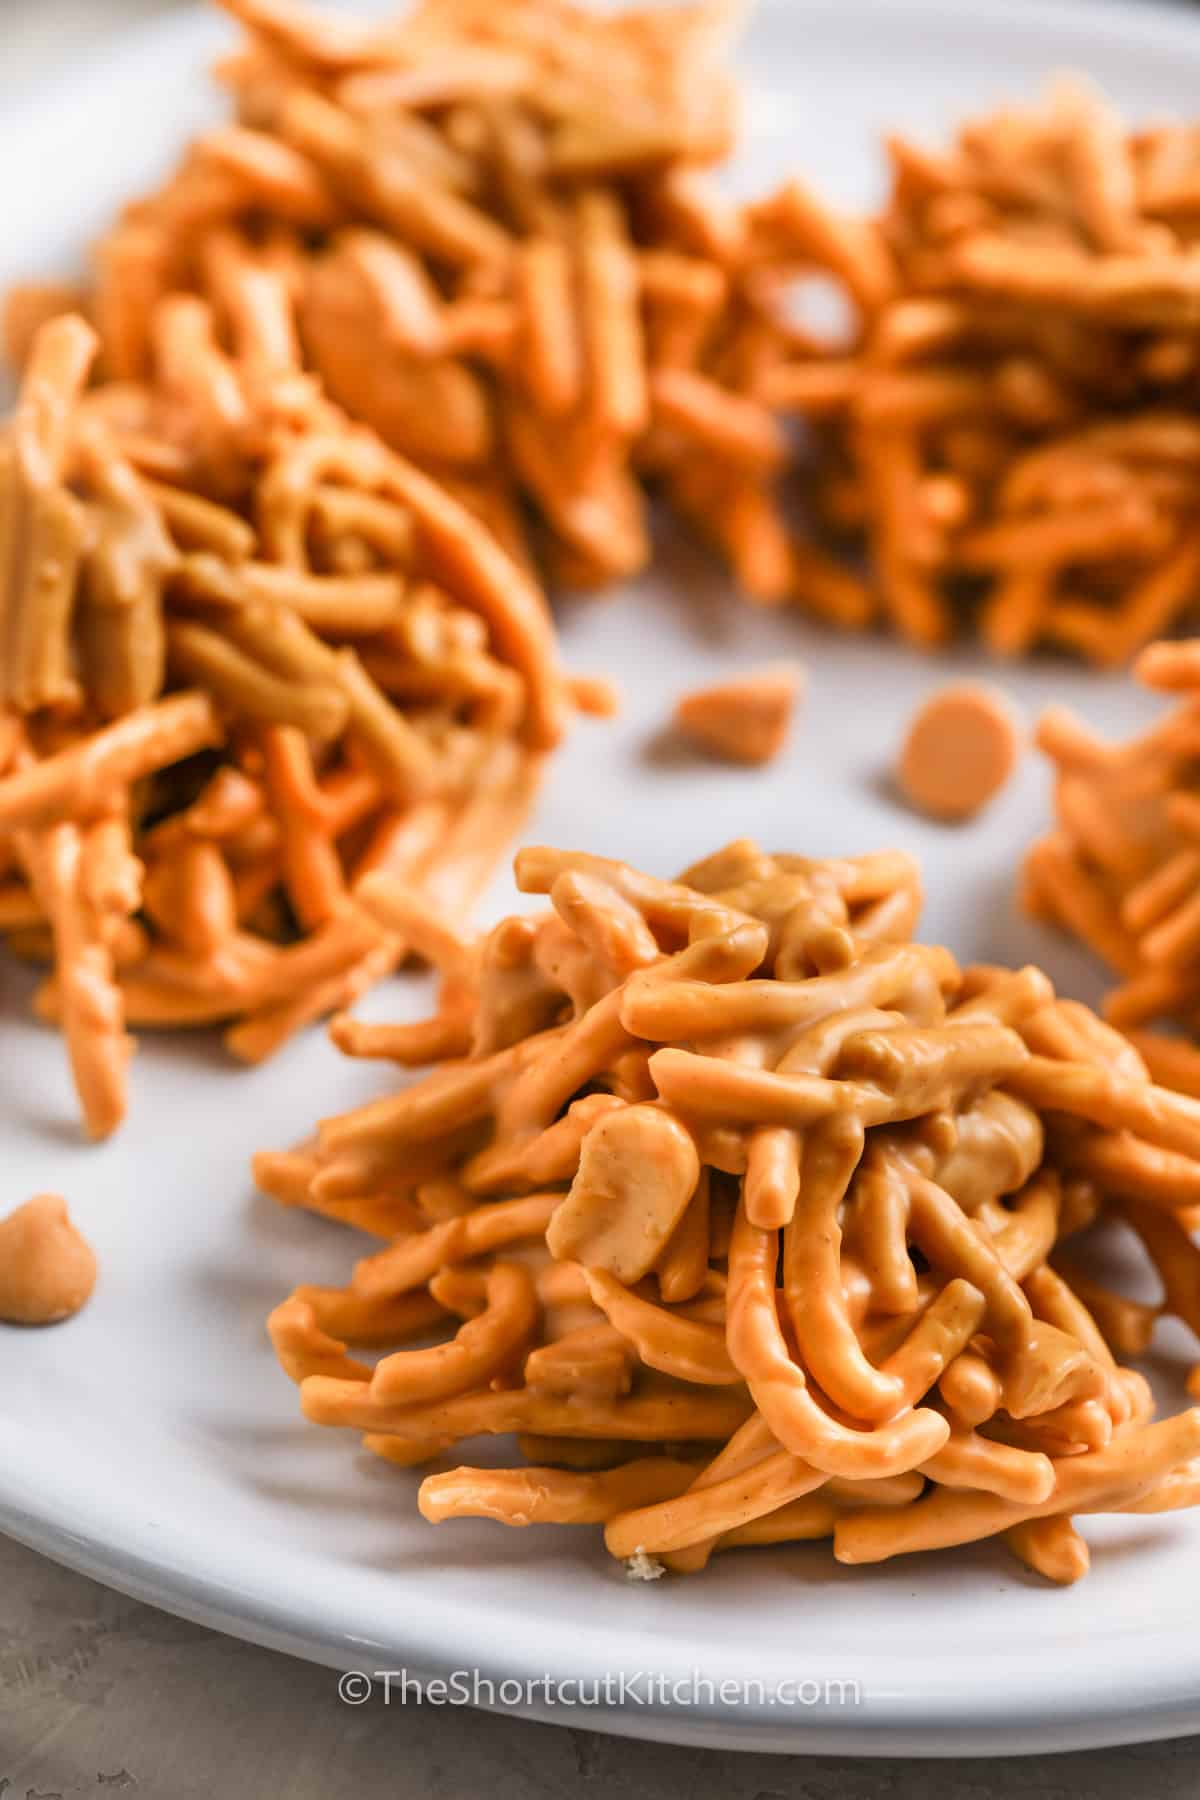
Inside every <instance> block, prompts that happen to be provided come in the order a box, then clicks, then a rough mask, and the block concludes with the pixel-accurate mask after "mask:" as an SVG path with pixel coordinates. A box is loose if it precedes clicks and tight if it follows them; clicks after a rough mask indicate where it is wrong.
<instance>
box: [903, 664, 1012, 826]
mask: <svg viewBox="0 0 1200 1800" xmlns="http://www.w3.org/2000/svg"><path fill="white" fill-rule="evenodd" d="M1022 738H1023V732H1022V729H1021V725H1020V722H1019V720H1018V718H1017V716H1016V714H1015V713H1014V711H1013V709H1012V707H1011V705H1010V704H1009V702H1008V700H1007V699H1006V698H1005V696H1004V695H1003V694H1002V693H1000V692H999V690H998V689H996V688H991V687H985V686H982V685H978V684H976V683H974V682H956V683H955V684H954V685H953V686H951V687H945V688H942V689H940V690H939V692H938V693H936V694H933V695H931V696H930V698H929V699H928V700H926V701H925V703H924V705H923V706H921V707H920V708H919V709H918V710H917V712H916V714H915V715H914V717H913V719H912V722H911V724H910V725H909V728H908V735H907V737H906V738H905V740H904V747H903V749H902V750H901V752H900V760H899V762H898V763H897V765H896V780H897V782H898V783H899V786H900V790H901V792H902V793H903V795H904V797H905V799H906V800H908V801H909V802H910V804H911V805H913V806H915V807H916V809H917V810H918V812H923V813H928V814H929V815H930V817H931V818H934V819H969V818H972V817H973V816H974V815H975V814H976V813H977V812H979V811H980V810H981V808H983V807H984V806H986V805H987V803H988V801H989V800H990V799H991V798H992V797H993V795H994V794H997V793H999V791H1000V789H1001V788H1002V787H1003V786H1004V784H1005V782H1006V781H1007V780H1008V778H1009V776H1010V775H1011V774H1012V772H1013V769H1014V768H1015V767H1016V762H1017V757H1018V755H1019V754H1020V750H1021V743H1022Z"/></svg>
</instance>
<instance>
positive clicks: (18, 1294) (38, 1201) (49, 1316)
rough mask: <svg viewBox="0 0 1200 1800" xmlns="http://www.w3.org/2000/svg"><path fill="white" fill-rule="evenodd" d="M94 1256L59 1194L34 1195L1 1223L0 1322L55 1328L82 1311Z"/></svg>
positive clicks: (93, 1272) (92, 1277) (92, 1279)
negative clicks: (62, 1321)
mask: <svg viewBox="0 0 1200 1800" xmlns="http://www.w3.org/2000/svg"><path fill="white" fill-rule="evenodd" d="M95 1285H96V1256H95V1252H94V1251H93V1249H92V1247H91V1245H90V1244H89V1243H88V1242H87V1240H86V1239H85V1238H84V1237H83V1236H82V1235H81V1234H80V1232H78V1231H77V1230H76V1228H75V1226H74V1225H73V1224H72V1223H71V1220H70V1216H69V1215H68V1213H67V1204H66V1201H65V1200H63V1199H62V1198H61V1197H60V1196H59V1195H58V1194H38V1195H36V1196H35V1197H34V1198H33V1199H32V1200H27V1201H26V1203H25V1205H24V1206H18V1208H17V1210H16V1211H15V1212H12V1213H9V1215H8V1217H7V1218H6V1219H0V1319H3V1320H5V1321H6V1322H7V1323H8V1324H10V1325H54V1324H56V1323H57V1322H58V1321H59V1320H60V1319H69V1318H71V1317H72V1315H73V1314H74V1313H77V1312H78V1311H79V1309H80V1308H81V1307H82V1306H84V1305H86V1303H87V1301H88V1299H89V1298H90V1297H91V1292H92V1289H93V1288H94V1287H95Z"/></svg>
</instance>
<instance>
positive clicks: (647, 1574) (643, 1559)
mask: <svg viewBox="0 0 1200 1800" xmlns="http://www.w3.org/2000/svg"><path fill="white" fill-rule="evenodd" d="M666 1572H667V1566H666V1564H665V1563H660V1562H659V1560H658V1558H657V1556H647V1555H646V1552H645V1551H644V1550H635V1551H634V1553H633V1555H632V1556H627V1557H626V1558H625V1579H626V1581H658V1580H659V1579H660V1578H661V1577H662V1576H663V1575H665V1574H666Z"/></svg>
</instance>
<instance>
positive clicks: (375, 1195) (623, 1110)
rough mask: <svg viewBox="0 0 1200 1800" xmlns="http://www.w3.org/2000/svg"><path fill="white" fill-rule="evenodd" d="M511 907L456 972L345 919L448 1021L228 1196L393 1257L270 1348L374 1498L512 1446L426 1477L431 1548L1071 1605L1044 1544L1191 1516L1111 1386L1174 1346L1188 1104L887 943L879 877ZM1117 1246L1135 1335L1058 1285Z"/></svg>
mask: <svg viewBox="0 0 1200 1800" xmlns="http://www.w3.org/2000/svg"><path fill="white" fill-rule="evenodd" d="M516 868H517V878H518V882H519V885H520V886H521V888H522V889H523V890H524V891H526V892H531V893H538V894H546V895H548V896H549V898H550V903H551V905H550V909H549V910H547V911H543V912H540V913H534V914H532V915H529V916H524V917H515V918H510V919H506V920H504V921H503V922H502V923H501V924H499V925H498V926H496V927H495V928H494V930H492V931H490V932H488V933H486V934H485V935H483V936H481V937H478V938H475V939H470V940H467V939H459V938H457V937H455V936H454V935H452V934H449V933H447V932H446V931H445V930H444V929H443V928H442V927H441V926H440V925H439V924H438V923H437V922H436V921H434V920H431V918H430V917H429V915H428V913H427V911H426V910H425V909H423V908H422V907H421V905H420V904H419V903H418V902H416V901H414V900H413V899H411V898H410V897H409V896H407V895H405V893H404V892H403V891H402V890H400V889H399V888H398V887H397V886H396V885H395V884H394V883H392V882H389V881H387V880H386V879H385V878H376V879H375V880H373V881H372V882H371V883H370V885H369V887H368V888H367V889H365V890H364V892H363V895H362V900H363V904H364V905H365V906H368V907H369V908H370V909H371V910H372V911H373V912H374V913H375V914H376V915H377V916H379V917H380V918H381V919H383V920H385V921H386V922H387V923H388V925H389V926H390V927H391V928H393V929H396V930H398V931H403V932H406V933H408V934H409V936H410V938H411V941H413V942H414V943H419V944H420V945H421V947H422V948H423V950H424V951H425V953H426V954H428V955H430V956H431V957H432V958H434V960H436V961H437V962H439V964H440V965H441V968H442V972H443V988H442V1003H441V1006H440V1008H439V1011H438V1013H437V1014H436V1016H435V1017H434V1018H432V1019H430V1020H428V1021H426V1022H425V1023H423V1024H418V1025H412V1026H396V1027H389V1026H378V1025H365V1024H356V1023H355V1022H353V1021H350V1020H342V1021H339V1023H338V1025H337V1027H336V1036H337V1039H338V1041H339V1043H340V1044H341V1045H342V1046H343V1048H345V1049H346V1050H348V1051H350V1052H351V1053H352V1054H358V1055H366V1056H379V1057H385V1058H386V1057H390V1058H393V1059H395V1060H396V1061H398V1062H401V1063H420V1062H429V1061H433V1062H437V1063H439V1064H440V1066H439V1067H437V1068H436V1069H435V1070H434V1072H433V1073H431V1074H429V1075H427V1076H425V1077H424V1078H423V1079H421V1080H419V1081H418V1082H417V1083H416V1084H415V1085H409V1086H405V1087H403V1088H401V1089H400V1090H399V1091H398V1092H397V1093H396V1094H395V1095H394V1096H392V1097H387V1098H383V1099H380V1100H376V1101H373V1102H372V1103H370V1104H369V1105H367V1106H364V1107H362V1108H359V1109H358V1110H357V1111H354V1112H351V1113H347V1114H344V1115H342V1116H340V1117H337V1118H332V1119H326V1120H324V1121H323V1122H322V1123H321V1124H320V1126H319V1127H318V1129H317V1133H316V1136H315V1138H314V1139H312V1140H311V1141H310V1142H309V1143H308V1144H306V1145H304V1146H302V1147H301V1148H300V1149H298V1150H296V1151H292V1152H285V1153H264V1154H263V1155H262V1156H260V1157H259V1158H258V1160H257V1164H256V1173H257V1176H258V1179H259V1181H260V1183H261V1184H262V1186H263V1187H264V1188H266V1189H267V1190H268V1191H269V1192H270V1193H272V1194H274V1195H275V1196H276V1197H277V1198H278V1199H280V1200H281V1201H282V1202H283V1203H284V1204H285V1205H299V1206H305V1207H309V1208H312V1209H314V1210H316V1211H318V1212H320V1213H323V1214H325V1215H327V1216H329V1217H332V1218H336V1219H342V1220H343V1221H344V1222H346V1223H347V1224H351V1225H354V1226H357V1227H359V1228H362V1229H365V1230H367V1231H370V1232H373V1233H374V1234H376V1235H377V1236H378V1237H380V1238H381V1239H383V1240H385V1241H384V1243H383V1245H382V1247H381V1248H380V1249H379V1250H378V1251H377V1252H376V1253H374V1254H373V1255H370V1256H368V1257H366V1258H365V1259H364V1260H363V1261H362V1262H360V1263H359V1264H358V1266H357V1268H356V1270H355V1273H354V1276H353V1279H352V1281H351V1283H350V1284H349V1286H347V1287H345V1288H330V1287H304V1288H300V1289H298V1290H297V1292H296V1293H295V1294H294V1295H293V1296H292V1297H291V1298H290V1299H289V1300H287V1301H286V1302H285V1303H284V1304H283V1305H281V1306H280V1307H279V1308H278V1309H277V1310H276V1312H275V1313H274V1315H273V1317H272V1320H271V1331H272V1336H273V1338H274V1341H275V1345H276V1348H277V1350H278V1353H279V1356H280V1360H281V1361H282V1363H283V1366H284V1367H285V1369H287V1371H288V1372H289V1373H290V1374H291V1375H292V1376H293V1378H294V1379H295V1380H296V1381H298V1382H299V1383H300V1386H301V1396H302V1405H303V1407H304V1411H305V1413H306V1414H307V1415H308V1417H309V1418H311V1419H313V1420H314V1421H316V1422H318V1423H321V1424H326V1425H338V1426H343V1427H349V1428H351V1429H353V1430H356V1431H360V1432H362V1433H364V1434H365V1436H364V1441H365V1443H366V1445H367V1446H368V1448H370V1449H372V1450H374V1451H375V1452H377V1453H378V1454H379V1455H381V1456H383V1457H385V1458H387V1459H388V1460H390V1461H393V1462H397V1463H401V1464H417V1463H429V1462H431V1461H434V1460H436V1459H440V1458H442V1456H443V1455H444V1453H445V1452H446V1451H447V1450H449V1449H450V1448H451V1447H452V1446H453V1445H454V1444H455V1443H456V1442H457V1441H458V1440H460V1439H463V1438H469V1437H474V1436H477V1435H479V1434H480V1433H499V1434H507V1433H510V1432H515V1433H516V1434H517V1437H518V1445H519V1448H520V1451H521V1453H522V1456H523V1457H524V1459H525V1463H526V1464H527V1465H529V1466H522V1467H514V1468H510V1469H503V1470H499V1471H497V1470H493V1469H481V1468H458V1469H454V1470H452V1471H450V1472H446V1473H434V1474H430V1475H429V1476H428V1477H427V1478H426V1479H425V1481H424V1482H423V1484H422V1487H421V1494H420V1504H421V1509H422V1511H423V1513H424V1514H425V1515H426V1517H428V1518H430V1519H435V1520H436V1519H444V1518H448V1517H454V1516H461V1515H464V1514H481V1515H484V1516H487V1517H490V1518H495V1519H499V1520H502V1521H504V1522H506V1523H508V1524H514V1525H523V1524H529V1523H532V1522H535V1521H544V1522H560V1523H580V1522H590V1523H594V1524H602V1525H603V1526H604V1527H605V1535H606V1541H607V1543H608V1546H609V1549H610V1550H611V1551H612V1552H613V1554H614V1555H616V1556H618V1557H622V1558H628V1557H634V1556H642V1555H649V1556H652V1557H656V1558H659V1559H661V1560H662V1561H663V1562H665V1563H666V1564H667V1565H668V1566H669V1567H670V1568H672V1569H678V1570H686V1569H696V1568H699V1567H702V1566H703V1564H704V1563H705V1562H706V1561H707V1559H708V1556H709V1555H710V1553H711V1552H712V1551H713V1550H714V1549H719V1548H726V1547H729V1546H731V1545H735V1544H747V1543H768V1542H777V1541H781V1540H791V1539H797V1538H810V1537H829V1536H832V1537H833V1540H834V1551H835V1554H836V1555H837V1556H838V1557H839V1558H840V1559H841V1560H843V1561H846V1562H866V1561H873V1560H877V1559H879V1558H883V1557H887V1556H892V1555H898V1554H901V1553H903V1552H905V1551H910V1550H921V1549H930V1548H936V1547H939V1546H944V1545H950V1544H955V1543H962V1542H966V1541H968V1540H971V1539H976V1538H982V1537H989V1536H994V1535H1003V1536H1004V1538H1005V1541H1006V1542H1007V1544H1008V1545H1009V1547H1010V1548H1011V1549H1013V1550H1014V1551H1015V1552H1016V1554H1017V1555H1018V1556H1020V1557H1022V1558H1023V1559H1024V1560H1025V1561H1027V1562H1028V1563H1030V1564H1031V1566H1033V1567H1034V1568H1036V1569H1038V1570H1040V1571H1041V1572H1042V1573H1044V1574H1046V1575H1048V1576H1049V1577H1050V1578H1051V1579H1054V1580H1058V1581H1066V1580H1073V1579H1074V1578H1075V1577H1076V1576H1077V1575H1079V1574H1081V1573H1082V1572H1083V1570H1084V1569H1085V1568H1086V1566H1087V1550H1086V1547H1085V1545H1084V1543H1083V1540H1082V1539H1081V1538H1080V1537H1079V1536H1078V1534H1077V1533H1076V1531H1075V1529H1074V1527H1073V1525H1072V1523H1071V1515H1072V1514H1077V1513H1087V1512H1096V1511H1141V1512H1154V1511H1159V1510H1164V1509H1167V1508H1171V1507H1174V1506H1178V1505H1187V1504H1191V1503H1192V1502H1193V1500H1194V1499H1195V1498H1196V1497H1197V1495H1198V1493H1200V1489H1198V1486H1197V1480H1198V1478H1197V1474H1196V1469H1197V1467H1200V1464H1194V1463H1193V1459H1194V1458H1196V1457H1197V1456H1198V1455H1200V1411H1192V1412H1184V1413H1181V1414H1180V1415H1178V1416H1177V1417H1175V1418H1171V1419H1167V1420H1165V1421H1162V1422H1159V1423H1152V1422H1151V1419H1152V1414H1153V1403H1152V1401H1151V1397H1150V1393H1149V1389H1148V1387H1147V1385H1146V1383H1145V1381H1144V1380H1143V1378H1142V1377H1141V1375H1139V1374H1137V1373H1136V1372H1134V1371H1133V1370H1132V1369H1128V1368H1125V1367H1122V1366H1121V1365H1120V1364H1119V1363H1118V1362H1117V1360H1116V1357H1117V1356H1123V1355H1125V1354H1128V1353H1130V1352H1136V1351H1138V1350H1140V1349H1143V1348H1144V1347H1145V1344H1146V1342H1147V1340H1148V1337H1149V1334H1150V1331H1151V1329H1152V1327H1153V1323H1154V1320H1155V1319H1156V1318H1157V1316H1158V1315H1159V1313H1160V1312H1163V1311H1169V1312H1175V1313H1178V1314H1179V1315H1180V1316H1181V1317H1183V1318H1184V1319H1185V1320H1187V1322H1188V1323H1190V1324H1192V1325H1193V1327H1200V1315H1198V1313H1197V1308H1196V1306H1195V1304H1194V1294H1195V1292H1196V1291H1197V1279H1198V1278H1200V1251H1197V1250H1196V1249H1195V1247H1194V1246H1193V1245H1192V1243H1191V1240H1190V1238H1189V1236H1188V1226H1189V1225H1190V1223H1191V1220H1192V1216H1193V1213H1194V1209H1195V1205H1196V1202H1197V1201H1198V1200H1200V1106H1197V1104H1196V1103H1194V1102H1193V1101H1191V1100H1188V1099H1186V1098H1183V1097H1181V1096H1180V1095H1178V1094H1176V1093H1173V1092H1170V1091H1167V1090H1165V1089H1162V1088H1158V1087H1155V1086H1153V1085H1152V1084H1151V1082H1150V1080H1149V1078H1148V1076H1147V1074H1146V1070H1145V1067H1144V1065H1143V1064H1142V1062H1141V1060H1140V1058H1139V1057H1138V1056H1137V1054H1136V1052H1135V1051H1133V1050H1132V1049H1131V1048H1130V1046H1129V1045H1128V1044H1127V1043H1126V1042H1125V1041H1124V1039H1122V1038H1121V1037H1119V1036H1118V1035H1117V1034H1116V1033H1115V1032H1113V1031H1111V1030H1110V1029H1109V1028H1108V1027H1107V1026H1105V1025H1103V1024H1101V1022H1100V1021H1099V1020H1098V1019H1096V1018H1095V1017H1094V1015H1092V1014H1091V1013H1090V1012H1088V1011H1087V1009H1086V1008H1084V1007H1081V1006H1077V1005H1073V1004H1072V1003H1070V1002H1060V1001H1057V1000H1056V999H1055V997H1054V993H1053V990H1052V988H1051V986H1050V983H1049V981H1048V980H1047V979H1046V977H1045V976H1044V975H1042V974H1041V973H1039V971H1037V970H1036V969H1032V968H1029V969H1024V970H1021V971H1019V972H1014V973H1010V972H1008V971H1005V970H1002V969H996V968H990V967H978V968H969V969H962V968H960V967H959V966H958V964H957V963H956V962H955V960H954V958H953V956H951V954H950V953H949V952H948V951H946V950H942V949H936V948H932V947H929V946H924V945H918V944H913V943H912V942H910V941H909V938H910V933H911V931H912V928H913V925H914V923H915V920H916V915H917V911H918V907H919V902H920V889H919V883H918V879H917V874H916V871H915V869H914V867H913V865H912V864H911V862H910V861H909V860H908V859H907V858H906V857H904V856H901V855H898V854H894V853H883V854H880V855H875V856H865V857H858V858H850V859H846V860H843V861H813V860H810V859H807V858H803V857H797V856H767V855H764V854H763V853H762V852H761V851H760V850H758V849H757V847H756V846H755V845H753V844H751V843H748V842H739V843H735V844H732V845H730V846H728V847H727V848H726V849H724V850H722V851H719V852H717V854H716V855H714V856H712V857H710V858H708V859H706V860H705V861H704V862H702V863H698V864H696V865H695V866H694V867H693V868H691V869H689V870H687V871H686V872H685V873H684V875H683V876H682V877H681V878H680V880H679V881H678V882H667V881H660V880H657V879H655V878H653V877H650V876H647V875H642V874H639V873H637V872H636V871H634V870H632V869H630V868H627V867H625V866H624V865H623V864H620V863H615V862H606V861H604V860H603V859H601V858H597V857H590V856H584V855H574V854H571V853H567V852H560V851H554V850H546V849H531V850H525V851H522V852H521V854H520V855H519V856H518V858H517V864H516ZM1113 1216H1115V1217H1120V1218H1122V1219H1124V1220H1126V1221H1127V1222H1128V1223H1129V1224H1131V1225H1132V1226H1133V1227H1134V1229H1135V1231H1136V1232H1137V1233H1138V1235H1139V1236H1140V1238H1141V1240H1142V1243H1143V1245H1144V1247H1145V1250H1146V1253H1147V1255H1148V1256H1149V1258H1150V1260H1151V1261H1152V1262H1153V1263H1154V1264H1155V1266H1156V1267H1157V1268H1158V1270H1159V1272H1160V1274H1161V1276H1162V1280H1163V1287H1164V1295H1165V1297H1164V1299H1163V1301H1162V1302H1161V1303H1160V1304H1159V1305H1153V1306H1147V1305H1141V1304H1138V1303H1136V1302H1133V1301H1130V1300H1127V1299H1124V1298H1122V1297H1121V1296H1119V1295H1117V1294H1115V1293H1113V1292H1111V1291H1109V1290H1107V1289H1106V1288H1104V1287H1102V1286H1100V1285H1098V1284H1097V1283H1096V1282H1095V1281H1093V1280H1092V1279H1090V1278H1089V1277H1088V1276H1087V1275H1085V1274H1084V1273H1082V1271H1081V1268H1080V1262H1079V1258H1080V1254H1081V1250H1082V1248H1083V1246H1084V1244H1085V1243H1086V1236H1087V1232H1088V1228H1089V1227H1090V1226H1091V1225H1092V1224H1093V1223H1094V1222H1095V1221H1097V1220H1099V1219H1102V1218H1108V1217H1113ZM1072 1240H1073V1241H1072ZM428 1334H432V1335H434V1336H435V1337H436V1338H437V1339H438V1340H439V1341H437V1342H436V1343H435V1344H434V1345H433V1347H431V1348H418V1349H405V1348H397V1346H402V1345H403V1344H404V1343H405V1342H406V1341H411V1340H412V1339H413V1338H415V1337H418V1336H426V1335H428ZM348 1344H353V1345H366V1346H371V1347H373V1348H376V1349H382V1350H383V1351H384V1355H383V1357H382V1359H381V1360H380V1361H378V1362H377V1363H376V1364H375V1365H374V1366H373V1367H372V1366H371V1365H370V1364H368V1363H365V1362H360V1361H358V1360H356V1359H355V1358H354V1357H353V1356H352V1355H351V1354H350V1351H349V1350H348V1349H347V1345H348Z"/></svg>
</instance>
